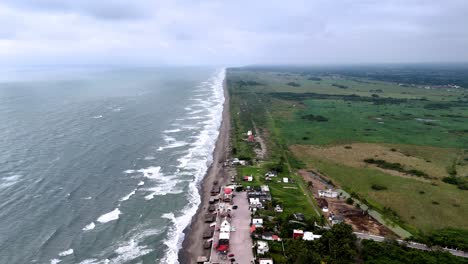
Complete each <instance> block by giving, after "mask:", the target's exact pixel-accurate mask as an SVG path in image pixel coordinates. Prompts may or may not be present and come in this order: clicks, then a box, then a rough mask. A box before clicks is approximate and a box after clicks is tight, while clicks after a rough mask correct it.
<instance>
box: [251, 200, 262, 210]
mask: <svg viewBox="0 0 468 264" xmlns="http://www.w3.org/2000/svg"><path fill="white" fill-rule="evenodd" d="M249 205H250V207H251V208H261V207H263V205H262V203H261V202H260V199H259V198H249Z"/></svg>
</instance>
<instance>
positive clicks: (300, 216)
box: [293, 213, 305, 222]
mask: <svg viewBox="0 0 468 264" xmlns="http://www.w3.org/2000/svg"><path fill="white" fill-rule="evenodd" d="M293 216H294V218H295V219H296V220H297V221H301V222H302V221H304V220H305V216H304V214H302V213H294V214H293Z"/></svg>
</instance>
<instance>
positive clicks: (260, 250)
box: [257, 240, 270, 255]
mask: <svg viewBox="0 0 468 264" xmlns="http://www.w3.org/2000/svg"><path fill="white" fill-rule="evenodd" d="M268 251H270V248H269V247H268V242H266V241H261V240H259V241H257V254H258V255H263V254H265V253H268Z"/></svg>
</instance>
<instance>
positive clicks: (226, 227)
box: [219, 218, 231, 233]
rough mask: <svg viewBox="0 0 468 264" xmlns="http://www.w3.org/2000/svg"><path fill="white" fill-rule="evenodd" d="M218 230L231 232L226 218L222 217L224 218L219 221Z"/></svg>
mask: <svg viewBox="0 0 468 264" xmlns="http://www.w3.org/2000/svg"><path fill="white" fill-rule="evenodd" d="M219 232H221V233H226V232H228V233H229V232H231V224H230V223H229V221H228V220H227V219H226V218H224V220H223V221H222V222H221V226H220V228H219Z"/></svg>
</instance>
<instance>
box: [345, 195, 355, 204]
mask: <svg viewBox="0 0 468 264" xmlns="http://www.w3.org/2000/svg"><path fill="white" fill-rule="evenodd" d="M346 203H347V204H349V205H351V204H353V203H354V200H353V198H351V197H348V199H346Z"/></svg>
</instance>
